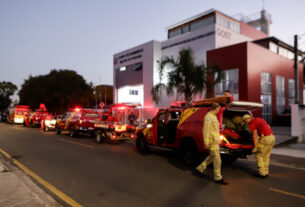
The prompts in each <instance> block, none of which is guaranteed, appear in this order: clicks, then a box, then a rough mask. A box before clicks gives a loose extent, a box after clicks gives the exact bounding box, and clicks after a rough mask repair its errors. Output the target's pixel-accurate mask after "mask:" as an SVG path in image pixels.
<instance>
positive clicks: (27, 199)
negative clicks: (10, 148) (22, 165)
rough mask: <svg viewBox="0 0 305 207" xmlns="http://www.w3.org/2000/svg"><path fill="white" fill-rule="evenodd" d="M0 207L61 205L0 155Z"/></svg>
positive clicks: (52, 206) (47, 206)
mask: <svg viewBox="0 0 305 207" xmlns="http://www.w3.org/2000/svg"><path fill="white" fill-rule="evenodd" d="M0 206H6V207H13V206H14V207H16V206H20V207H21V206H22V207H36V206H37V207H40V206H44V207H49V206H50V207H59V206H62V205H60V204H59V203H58V202H57V201H55V200H54V199H53V198H52V197H51V196H50V195H49V194H47V193H46V192H44V191H43V190H42V189H41V188H40V187H38V186H37V185H36V184H35V183H34V182H33V181H32V180H31V179H30V178H29V177H28V176H27V175H26V174H25V173H23V172H22V171H21V170H19V169H18V168H17V167H15V166H13V165H11V164H10V163H9V160H7V159H5V158H4V157H3V155H2V154H0Z"/></svg>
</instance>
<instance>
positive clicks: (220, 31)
mask: <svg viewBox="0 0 305 207" xmlns="http://www.w3.org/2000/svg"><path fill="white" fill-rule="evenodd" d="M216 34H217V36H220V37H222V38H224V39H227V40H230V39H231V33H230V32H228V31H225V30H223V29H220V28H217V30H216Z"/></svg>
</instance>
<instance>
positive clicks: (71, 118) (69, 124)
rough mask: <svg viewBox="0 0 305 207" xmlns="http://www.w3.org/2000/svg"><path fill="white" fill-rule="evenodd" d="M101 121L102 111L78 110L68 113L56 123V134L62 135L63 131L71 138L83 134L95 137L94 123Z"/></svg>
mask: <svg viewBox="0 0 305 207" xmlns="http://www.w3.org/2000/svg"><path fill="white" fill-rule="evenodd" d="M100 119H101V110H100V109H84V108H76V109H74V110H72V111H68V112H66V113H64V114H63V116H62V117H61V118H60V119H58V120H57V122H56V126H55V129H56V132H57V134H60V133H61V132H63V131H67V132H69V133H70V136H71V137H75V136H77V135H78V134H79V133H81V134H90V135H91V136H92V137H94V136H95V131H94V123H95V122H97V121H99V120H100Z"/></svg>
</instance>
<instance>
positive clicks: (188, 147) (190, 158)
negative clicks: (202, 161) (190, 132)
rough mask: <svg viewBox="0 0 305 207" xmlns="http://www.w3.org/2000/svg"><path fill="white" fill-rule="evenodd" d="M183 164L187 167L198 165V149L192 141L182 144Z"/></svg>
mask: <svg viewBox="0 0 305 207" xmlns="http://www.w3.org/2000/svg"><path fill="white" fill-rule="evenodd" d="M180 153H181V158H182V162H183V163H185V164H187V165H196V164H197V162H198V158H199V153H198V149H197V147H196V144H195V143H194V141H192V140H186V141H184V142H182V144H181V148H180Z"/></svg>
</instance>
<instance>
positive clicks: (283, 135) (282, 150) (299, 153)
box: [272, 127, 305, 158]
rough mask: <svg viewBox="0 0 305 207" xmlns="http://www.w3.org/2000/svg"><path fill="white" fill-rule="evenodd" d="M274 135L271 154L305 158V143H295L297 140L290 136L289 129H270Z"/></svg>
mask: <svg viewBox="0 0 305 207" xmlns="http://www.w3.org/2000/svg"><path fill="white" fill-rule="evenodd" d="M272 130H273V132H274V134H275V137H276V140H275V147H274V148H273V150H272V154H275V155H283V156H289V157H296V158H305V142H303V143H296V141H297V138H296V137H292V136H290V134H291V128H290V127H272Z"/></svg>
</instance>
